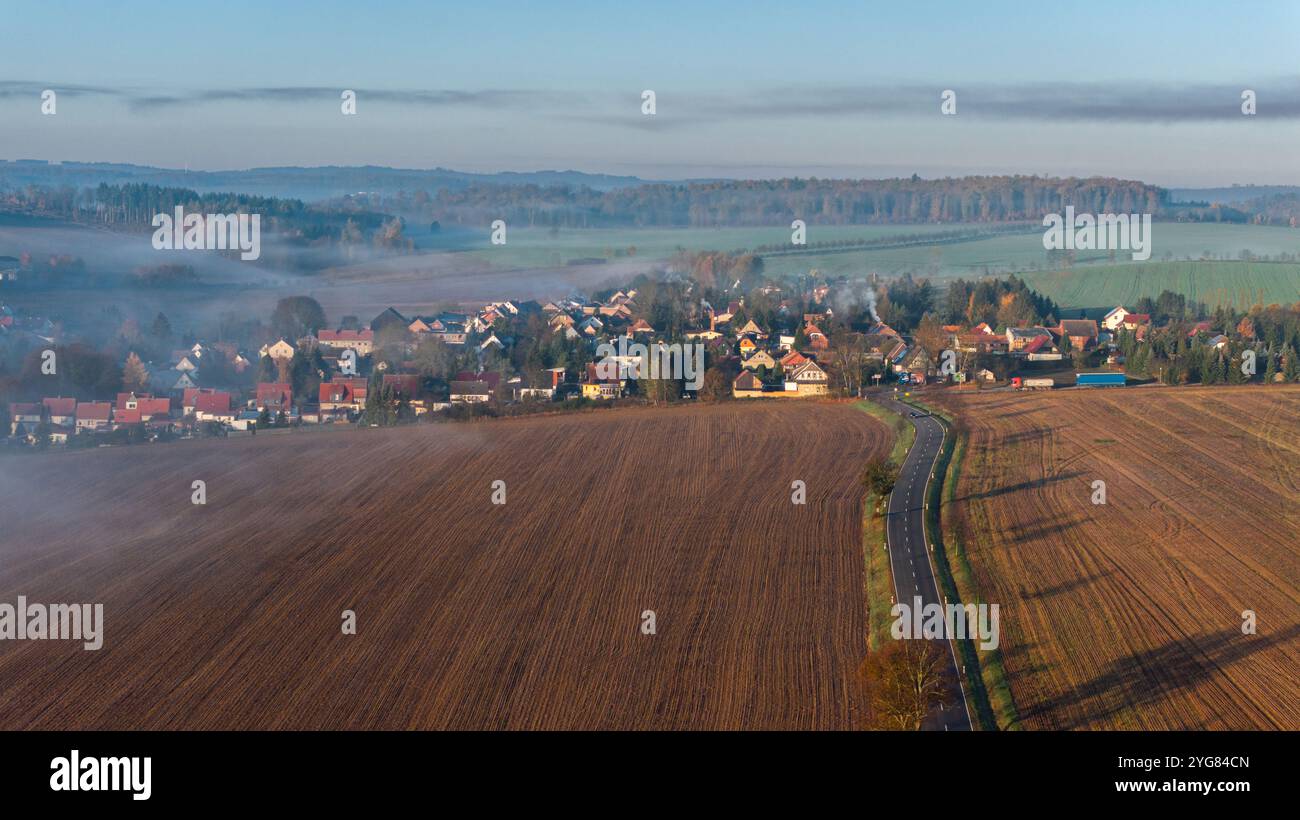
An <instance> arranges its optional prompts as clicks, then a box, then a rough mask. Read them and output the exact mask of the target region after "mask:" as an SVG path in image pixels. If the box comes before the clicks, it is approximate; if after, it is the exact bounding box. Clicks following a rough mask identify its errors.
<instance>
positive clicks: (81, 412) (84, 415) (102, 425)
mask: <svg viewBox="0 0 1300 820" xmlns="http://www.w3.org/2000/svg"><path fill="white" fill-rule="evenodd" d="M112 414H113V403H112V402H108V401H83V402H81V403H79V404H78V405H77V432H81V431H83V430H85V431H87V432H94V431H95V430H107V429H108V426H109V423H110V422H111V421H112Z"/></svg>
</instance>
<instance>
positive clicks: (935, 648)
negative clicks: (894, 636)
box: [859, 638, 951, 732]
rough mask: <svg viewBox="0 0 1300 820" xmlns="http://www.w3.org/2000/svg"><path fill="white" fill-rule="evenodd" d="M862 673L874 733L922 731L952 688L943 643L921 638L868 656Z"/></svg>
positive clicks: (896, 642) (895, 642)
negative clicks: (882, 730) (929, 715)
mask: <svg viewBox="0 0 1300 820" xmlns="http://www.w3.org/2000/svg"><path fill="white" fill-rule="evenodd" d="M859 672H860V674H861V676H862V680H863V685H864V687H865V690H866V694H867V709H868V714H869V717H868V722H869V724H870V726H871V728H874V729H901V730H904V731H913V732H915V731H918V730H920V728H921V724H922V723H923V722H924V721H925V717H926V715H928V714H929V713H930V710H931V709H933V708H934V707H935V706H937V705H939V704H940V703H943V701H944V695H945V693H946V692H947V691H948V688H949V686H950V685H951V681H950V677H951V676H950V673H949V669H948V664H947V658H946V657H945V656H944V652H943V644H942V642H940V641H933V640H923V639H919V638H917V639H899V640H891V641H889V642H887V643H886V644H885V646H883V647H882V648H881V649H880V650H879V651H877V652H872V653H871V654H870V655H868V656H867V658H866V660H864V661H863V662H862V666H861V667H860V669H859Z"/></svg>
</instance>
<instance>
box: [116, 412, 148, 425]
mask: <svg viewBox="0 0 1300 820" xmlns="http://www.w3.org/2000/svg"><path fill="white" fill-rule="evenodd" d="M113 420H114V421H116V422H117V423H118V424H139V423H140V422H141V421H143V420H144V417H143V416H142V415H141V413H140V411H139V410H114V411H113Z"/></svg>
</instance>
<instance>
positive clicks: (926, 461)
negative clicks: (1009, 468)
mask: <svg viewBox="0 0 1300 820" xmlns="http://www.w3.org/2000/svg"><path fill="white" fill-rule="evenodd" d="M880 401H881V403H882V404H884V405H885V406H886V407H888V408H889V409H890V410H893V411H894V412H895V413H898V414H900V415H901V416H903V418H906V419H908V420H909V421H911V422H912V426H913V427H915V428H916V440H915V441H914V442H913V443H912V447H911V449H909V450H908V451H907V458H905V459H904V460H903V465H902V467H901V468H900V469H899V472H898V482H897V483H896V484H895V485H894V491H893V492H892V493H890V495H889V506H888V517H887V520H886V525H885V533H886V538H887V540H888V544H889V566H890V570H891V573H892V574H893V576H894V601H895V602H899V601H901V602H903V603H906V604H907V605H908V606H909V607H911V606H912V604H913V601H914V599H915V598H916V596H918V595H919V596H920V597H921V601H922V604H923V605H924V604H931V603H937V604H939V605H940V606H942V605H943V603H944V601H943V596H942V595H940V593H939V582H938V580H937V579H936V578H935V572H934V562H933V560H932V556H931V555H930V551H929V548H928V546H927V544H926V541H925V519H924V515H925V497H926V487H927V483H928V481H929V480H930V476H931V474H932V473H933V472H934V464H935V461H937V460H938V458H939V451H940V450H941V449H942V447H943V439H944V428H943V425H942V424H940V423H939V421H938V420H937V419H934V418H932V417H930V416H927V415H919V416H916V417H913V416H912V414H913V413H917V412H918V411H917V410H916V408H914V407H910V406H908V405H906V404H903V403H902V402H898V401H893V400H891V399H887V398H885V397H884V396H883V395H882V396H881V397H880ZM947 643H948V657H949V659H950V662H951V664H952V669H951V672H952V680H954V681H956V686H954V687H953V688H952V691H951V692H949V693H948V697H947V698H945V704H944V705H942V706H940V707H939V708H937V709H935V710H934V711H933V712H932V713H931V714H930V717H929V718H927V720H926V724H925V728H926V729H931V730H935V731H946V730H951V731H963V730H964V731H969V730H970V728H971V721H970V710H969V707H968V706H967V704H966V692H965V689H964V687H963V686H962V683H961V676H960V675H959V674H958V672H959V671H960V667H959V666H958V664H957V654H956V651H955V650H954V649H953V647H952V642H951V641H949V642H947Z"/></svg>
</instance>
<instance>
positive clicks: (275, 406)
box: [253, 382, 293, 415]
mask: <svg viewBox="0 0 1300 820" xmlns="http://www.w3.org/2000/svg"><path fill="white" fill-rule="evenodd" d="M253 406H254V407H256V408H257V409H258V410H265V411H267V412H268V413H270V414H271V415H275V414H276V413H281V412H283V413H286V414H287V413H288V412H289V411H290V410H291V409H292V407H293V386H292V385H290V384H288V383H286V382H258V383H257V393H256V396H255V398H254V400H253Z"/></svg>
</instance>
